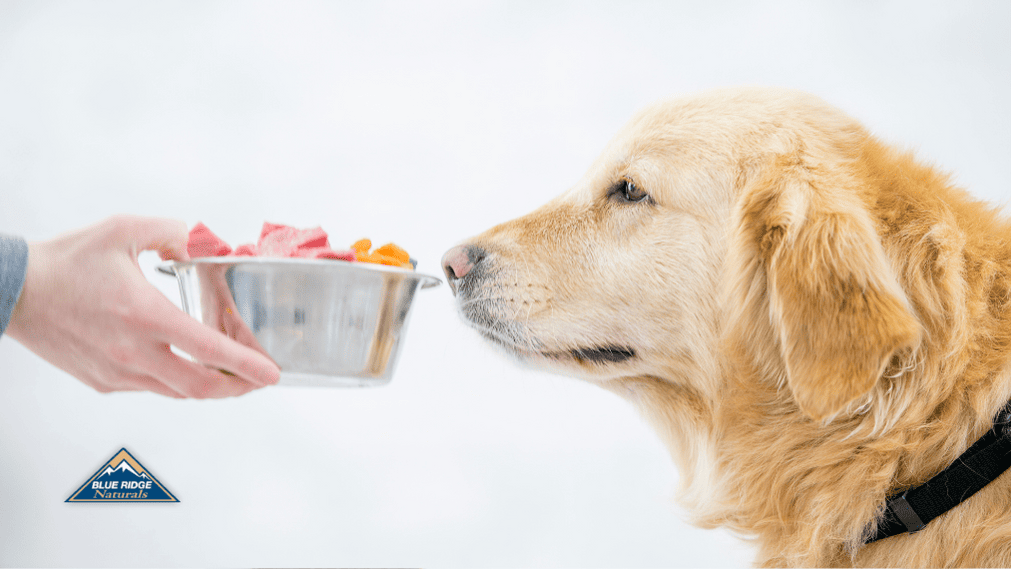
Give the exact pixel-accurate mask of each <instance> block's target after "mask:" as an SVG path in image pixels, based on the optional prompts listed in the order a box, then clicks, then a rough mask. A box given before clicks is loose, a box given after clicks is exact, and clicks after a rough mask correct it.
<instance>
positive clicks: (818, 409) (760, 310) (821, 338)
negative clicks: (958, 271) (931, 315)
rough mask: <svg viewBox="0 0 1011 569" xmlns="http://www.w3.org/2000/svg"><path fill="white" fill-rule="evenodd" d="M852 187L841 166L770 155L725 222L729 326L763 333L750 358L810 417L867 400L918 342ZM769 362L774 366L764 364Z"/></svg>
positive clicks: (916, 328)
mask: <svg viewBox="0 0 1011 569" xmlns="http://www.w3.org/2000/svg"><path fill="white" fill-rule="evenodd" d="M861 189H862V188H861V182H860V181H859V179H858V178H857V177H856V176H855V175H850V174H849V173H848V172H847V169H846V167H844V166H838V165H836V166H834V167H832V166H817V167H811V166H808V165H805V164H803V161H802V160H801V159H799V158H797V157H779V158H777V159H775V160H773V161H772V163H771V164H770V165H769V166H768V167H767V168H765V169H764V172H763V173H762V174H761V175H760V176H758V178H757V179H756V180H755V183H754V184H751V185H750V187H748V188H747V189H746V191H745V194H744V196H743V198H742V199H741V201H740V203H739V206H738V209H737V211H736V216H735V220H736V223H737V227H736V235H735V240H736V241H735V243H734V244H733V246H732V247H731V257H732V259H731V266H732V267H734V268H735V270H737V271H738V274H737V275H736V278H735V280H734V284H733V286H734V296H735V298H734V300H733V302H734V306H735V311H736V312H735V313H734V314H732V315H731V321H732V327H733V328H736V329H737V332H736V333H737V334H738V335H739V337H740V341H743V342H745V343H754V342H761V338H755V337H754V335H755V334H764V335H766V336H767V337H768V336H771V337H770V338H769V340H768V342H766V345H765V347H764V348H762V347H759V348H749V349H750V350H751V351H752V356H753V357H756V358H758V359H759V360H763V359H764V360H765V361H764V362H762V365H763V366H764V368H765V369H766V370H769V369H775V370H777V371H779V373H780V374H781V375H782V374H784V373H785V376H786V381H787V383H788V385H789V387H790V389H791V391H792V393H793V397H794V400H795V401H796V402H797V405H798V406H799V407H800V409H801V410H802V411H803V412H804V413H806V414H807V415H808V416H810V417H811V418H814V419H817V420H821V419H826V418H830V417H832V416H834V415H835V414H837V413H839V412H841V411H843V410H844V409H845V408H846V406H847V405H848V404H850V403H852V402H853V401H854V400H856V399H857V398H859V397H860V396H862V395H864V394H866V393H868V392H869V391H870V390H871V389H872V388H873V387H874V385H875V384H876V383H877V381H878V380H879V378H880V377H881V376H882V374H883V373H884V370H885V368H886V366H887V365H888V364H889V362H890V361H891V359H892V357H893V355H894V354H895V353H896V352H897V351H898V350H900V349H902V348H905V347H910V346H913V345H915V344H916V343H917V342H918V340H919V337H920V326H919V323H918V322H917V320H916V318H915V317H914V315H913V313H912V311H911V309H910V307H909V301H908V299H907V298H906V295H905V293H904V292H903V290H902V288H901V287H900V285H899V283H898V279H897V278H896V277H895V274H894V271H893V270H892V268H891V266H890V264H889V262H888V260H887V258H886V256H885V252H884V249H883V247H882V244H881V241H880V239H879V237H878V235H877V232H876V230H875V227H874V223H873V221H872V219H871V216H870V213H869V211H868V210H867V207H866V206H865V205H864V203H863V202H862V199H861ZM741 334H744V336H741ZM748 336H751V337H750V338H749V337H748ZM777 348H778V349H777ZM756 349H757V350H759V351H758V352H756V351H755V350H756ZM763 350H764V352H763ZM777 352H778V354H777ZM777 356H778V358H780V359H781V363H780V362H776V363H771V362H769V361H768V360H769V359H770V358H775V357H777Z"/></svg>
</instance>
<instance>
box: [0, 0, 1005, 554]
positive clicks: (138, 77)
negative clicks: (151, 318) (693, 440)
mask: <svg viewBox="0 0 1011 569" xmlns="http://www.w3.org/2000/svg"><path fill="white" fill-rule="evenodd" d="M1009 29H1011V3H1008V2H1004V1H991V2H945V3H939V2H925V1H915V2H842V1H840V2H793V3H789V2H788V3H783V2H771V3H769V2H747V3H745V2H714V3H703V2H665V3H630V2H620V3H619V2H615V3H588V2H573V3H564V2H511V3H474V2H467V3H432V2H426V3H413V2H411V3H408V2H405V3H371V2H370V3H351V2H348V3H337V2H334V3H301V2H300V3H294V2H286V3H283V4H282V3H253V2H236V3H219V2H209V3H208V2H188V3H170V2H134V1H130V2H106V3H93V2H66V3H48V2H25V3H21V2H6V1H5V2H2V3H0V231H2V232H5V233H12V234H19V235H23V236H25V237H26V238H28V239H29V240H42V239H49V238H51V237H54V236H55V235H57V234H59V233H61V232H64V231H67V230H71V229H75V228H79V227H82V226H85V225H88V224H91V223H94V222H97V221H99V220H101V219H103V218H105V217H107V216H109V215H111V214H113V213H117V212H124V213H134V214H143V215H155V216H163V217H171V218H177V219H182V220H185V221H186V223H187V224H189V225H192V224H193V223H195V222H197V221H203V222H205V223H206V224H207V225H209V226H210V227H211V228H212V229H213V230H214V231H216V232H217V233H218V234H219V235H221V236H222V237H223V238H225V239H226V240H228V241H229V242H231V243H232V244H237V243H239V242H243V241H252V240H254V239H255V237H256V235H257V234H258V231H259V227H260V224H261V223H262V222H263V221H264V220H265V219H266V220H270V221H274V222H281V223H288V224H293V225H298V226H306V227H307V226H314V225H322V226H323V228H324V229H325V230H327V231H328V232H329V233H330V235H331V240H332V242H333V243H334V244H335V245H338V246H339V245H341V244H344V245H349V244H350V243H351V242H352V241H354V240H356V239H358V238H360V237H363V236H369V237H371V238H372V239H373V240H374V241H376V242H377V243H383V242H386V241H395V242H397V243H400V244H402V245H403V246H405V247H406V248H407V249H408V250H409V251H410V252H411V253H412V255H413V256H414V257H415V258H417V259H419V260H420V263H421V264H420V266H419V270H421V271H423V272H429V273H435V274H438V273H439V259H440V257H441V255H442V253H443V252H444V251H445V250H446V249H448V248H449V247H451V246H452V245H454V244H455V243H457V242H459V241H461V240H462V239H464V238H465V237H467V236H470V235H473V234H476V233H479V232H480V231H483V230H484V229H486V228H488V227H490V226H492V225H494V224H496V223H499V222H501V221H505V220H507V219H511V218H513V217H515V216H517V215H520V214H522V213H525V212H527V211H529V210H531V209H533V208H534V207H536V206H538V205H539V204H541V203H543V202H544V201H546V200H547V199H548V198H550V197H552V196H554V195H556V194H558V193H560V192H561V191H562V190H564V189H566V188H567V187H568V186H569V185H570V184H572V183H574V182H575V181H576V180H577V179H578V178H579V177H580V176H581V174H582V173H583V170H584V169H585V168H586V167H588V165H589V164H590V162H591V161H592V160H593V158H594V157H595V156H596V154H597V152H599V151H600V150H601V149H602V148H603V146H604V144H605V143H606V142H607V141H608V139H609V138H610V137H611V136H612V135H613V134H614V133H615V132H616V131H617V129H618V128H619V126H620V125H621V124H623V122H624V121H625V120H627V119H628V118H629V117H630V116H631V115H632V113H633V112H634V111H635V110H637V109H638V108H640V107H642V106H643V105H645V104H647V103H649V102H652V101H654V100H656V99H659V98H663V97H667V96H671V95H678V94H687V93H691V92H695V91H698V90H700V89H705V88H709V87H717V86H726V85H740V84H763V85H781V86H788V87H797V88H801V89H805V90H809V91H813V92H815V93H817V94H819V95H821V96H823V97H824V98H826V99H827V100H829V101H830V102H832V103H834V104H836V105H837V106H839V107H841V108H843V109H844V110H846V111H848V112H849V113H850V114H852V115H854V116H856V117H857V118H859V119H861V120H862V121H864V123H865V124H867V125H868V126H869V127H870V128H871V130H872V131H874V132H876V133H877V134H879V135H881V136H882V137H883V138H885V139H886V140H889V141H892V142H895V143H898V144H901V145H904V146H906V147H909V148H912V149H915V150H917V152H918V153H919V154H920V155H921V156H922V157H923V158H925V159H927V160H929V161H931V162H934V163H936V164H938V165H940V166H941V167H943V168H944V169H946V170H949V171H951V172H953V173H954V174H955V179H956V180H957V181H958V182H959V183H960V184H962V185H964V186H965V187H967V188H968V189H970V191H972V192H973V193H975V194H976V195H977V196H979V197H981V198H984V199H988V200H994V201H998V202H1007V201H1008V198H1009V197H1011V185H1009V182H1008V180H1009V174H1011V112H1009V111H1008V103H1009V101H1011V34H1009V33H1008V31H1009ZM142 261H143V266H144V267H145V272H146V274H148V275H149V277H148V278H149V279H150V280H151V281H152V282H153V283H155V284H156V285H157V286H158V287H159V288H160V289H161V290H162V291H164V292H165V294H167V295H168V296H169V297H170V298H172V299H173V300H175V301H177V302H178V293H177V291H176V288H175V282H174V281H173V280H172V279H171V278H169V277H165V276H162V275H160V274H157V273H155V272H154V271H153V270H152V267H153V266H154V265H155V264H156V258H155V257H154V255H153V254H152V253H148V254H146V255H145V256H144V257H142ZM67 269H68V270H71V271H72V270H74V267H67ZM121 447H126V448H128V449H129V450H130V451H131V452H132V453H133V454H134V455H135V456H136V457H137V459H139V460H140V461H141V463H143V464H144V465H145V466H147V467H148V468H149V469H150V470H151V471H152V472H153V473H154V474H155V476H157V477H158V478H159V479H160V480H161V481H162V482H163V483H164V484H165V485H166V486H167V487H168V488H169V489H170V490H172V491H173V492H174V493H175V494H176V495H177V496H178V497H179V498H180V499H181V500H182V502H181V503H179V504H174V505H167V504H132V505H124V504H120V505H110V504H66V503H64V500H65V499H66V498H67V497H68V496H69V495H70V494H71V493H72V492H73V491H74V490H75V489H76V488H77V487H78V486H79V485H80V484H82V483H83V481H84V480H86V479H87V477H88V476H90V475H91V474H92V473H93V472H94V471H95V470H96V469H97V468H98V467H99V466H101V465H102V464H103V463H104V462H105V461H106V460H108V459H109V458H110V457H111V456H112V455H113V454H114V453H115V452H117V451H118V450H119V449H120V448H121ZM676 478H677V473H676V471H675V469H674V468H673V466H672V464H671V462H670V459H669V458H668V456H667V454H666V451H665V450H664V449H663V447H662V446H661V445H660V443H659V442H658V441H657V439H656V438H655V436H654V435H653V434H652V433H651V432H650V431H649V430H648V429H647V428H646V427H645V426H644V424H643V423H642V421H640V419H639V418H638V417H637V416H636V415H635V414H634V413H633V411H632V410H631V409H630V408H629V406H627V405H626V404H625V403H624V402H623V401H621V400H619V399H618V398H616V397H614V396H612V395H610V394H608V393H606V392H604V391H602V390H599V389H596V388H593V387H591V386H589V385H587V384H583V383H581V382H579V381H576V380H572V379H566V378H560V377H554V376H550V375H546V374H541V373H535V372H531V371H528V370H523V369H521V368H520V367H518V366H516V365H514V364H513V363H512V362H511V361H509V360H508V359H506V358H505V357H503V356H500V355H499V354H498V353H497V352H496V351H494V350H492V349H491V348H489V347H486V346H485V345H484V344H482V342H481V341H480V340H479V339H478V337H477V335H476V333H473V332H471V331H470V330H469V329H467V328H466V327H465V326H464V325H463V324H462V322H460V320H459V318H458V317H457V315H456V313H455V310H454V307H453V303H452V297H451V295H450V292H449V290H448V288H447V287H446V286H442V287H440V288H439V289H434V290H428V291H423V292H422V293H419V295H418V298H417V299H416V308H415V311H414V313H413V315H412V319H411V326H410V330H409V335H408V338H407V342H406V346H405V351H404V353H403V354H402V358H401V360H400V365H399V368H398V371H397V374H396V376H395V377H394V380H393V382H392V383H391V384H389V385H388V386H385V387H381V388H376V389H365V390H340V389H306V388H269V389H264V390H261V391H258V392H255V393H253V394H250V395H248V396H245V397H242V398H238V399H234V400H227V401H174V400H167V399H163V398H160V397H158V396H155V395H151V394H114V395H100V394H98V393H95V392H93V391H91V390H89V389H88V388H85V387H84V386H82V385H81V384H80V383H78V382H77V381H76V380H74V379H73V378H71V377H69V376H67V375H66V374H64V373H62V372H59V371H57V370H56V369H55V368H53V367H52V366H50V365H49V364H47V363H45V362H44V361H42V360H40V359H38V358H37V357H35V356H34V355H33V354H31V353H29V352H28V351H26V350H25V349H23V348H22V347H21V346H20V345H18V344H17V343H16V342H15V341H13V340H11V339H10V338H4V339H2V340H0V564H2V565H21V566H29V565H75V566H89V565H103V566H152V565H154V566H171V565H190V566H192V565H217V566H221V565H224V566H241V565H259V566H271V565H287V566H313V565H329V566H427V567H485V566H486V567H495V566H554V567H567V566H601V567H618V566H622V567H630V566H643V567H645V566H714V567H716V566H741V565H746V564H748V563H749V561H750V559H751V557H752V551H751V549H750V546H748V545H746V544H744V543H743V542H741V541H739V540H738V539H737V538H735V537H732V536H731V535H729V534H727V533H724V532H721V531H713V530H701V529H696V528H693V527H691V526H689V525H687V524H686V523H685V522H684V521H683V520H684V517H685V516H684V512H682V511H680V510H679V509H678V508H677V507H676V506H675V505H674V504H673V503H672V501H671V497H672V495H673V489H674V487H675V484H676Z"/></svg>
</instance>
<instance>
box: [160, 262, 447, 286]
mask: <svg viewBox="0 0 1011 569" xmlns="http://www.w3.org/2000/svg"><path fill="white" fill-rule="evenodd" d="M200 264H205V265H243V264H256V265H302V266H307V265H308V266H319V267H327V268H331V269H332V268H340V270H345V269H346V270H351V271H371V272H377V271H378V272H382V273H393V274H398V275H403V276H405V277H412V278H417V279H419V280H421V281H422V282H421V288H432V287H436V286H439V285H440V284H442V279H440V278H438V277H436V276H433V275H429V274H426V273H419V272H417V271H415V270H412V269H404V268H401V267H392V266H389V265H380V264H377V263H364V262H358V261H343V260H340V259H300V258H291V257H245V256H243V257H237V256H234V255H231V256H229V255H223V256H220V257H195V258H193V259H190V260H189V261H166V262H163V263H161V264H159V265H158V266H156V267H155V268H156V269H157V270H158V272H160V273H162V274H165V275H169V276H171V277H177V276H178V275H177V274H176V270H175V269H176V267H186V266H195V265H200Z"/></svg>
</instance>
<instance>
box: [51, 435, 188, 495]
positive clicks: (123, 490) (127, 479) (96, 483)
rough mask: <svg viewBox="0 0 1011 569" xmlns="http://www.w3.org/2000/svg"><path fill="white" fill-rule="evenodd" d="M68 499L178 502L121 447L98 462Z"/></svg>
mask: <svg viewBox="0 0 1011 569" xmlns="http://www.w3.org/2000/svg"><path fill="white" fill-rule="evenodd" d="M67 501H68V502H178V501H179V500H178V499H177V498H176V497H175V496H173V495H172V493H171V492H169V491H168V488H165V486H163V485H162V484H161V482H158V479H157V478H155V477H154V475H153V474H151V473H150V472H149V471H148V470H147V469H146V468H144V465H142V464H141V463H140V462H138V461H137V459H135V458H134V457H133V455H132V454H130V452H129V451H127V450H126V449H125V448H124V449H120V451H119V452H118V453H116V455H115V456H113V457H112V458H111V459H110V460H109V462H106V463H105V464H103V465H102V467H101V468H99V469H98V471H97V472H95V473H94V474H93V475H92V476H91V478H89V479H88V481H87V482H85V483H84V485H82V486H81V487H80V488H78V489H77V491H76V492H74V493H73V495H71V496H70V498H67Z"/></svg>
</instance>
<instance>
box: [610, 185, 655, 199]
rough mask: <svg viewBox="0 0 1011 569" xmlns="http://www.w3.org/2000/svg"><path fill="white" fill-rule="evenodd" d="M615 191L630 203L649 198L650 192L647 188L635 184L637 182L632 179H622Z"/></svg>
mask: <svg viewBox="0 0 1011 569" xmlns="http://www.w3.org/2000/svg"><path fill="white" fill-rule="evenodd" d="M615 193H616V194H617V196H618V197H619V198H621V199H622V200H623V201H626V202H630V203H639V202H641V201H643V200H646V199H648V198H649V194H647V193H646V192H645V190H643V189H642V188H640V187H639V186H637V185H635V182H633V181H632V180H622V181H620V182H618V187H617V188H616V192H615Z"/></svg>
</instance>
